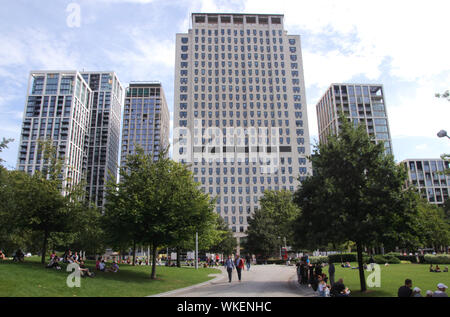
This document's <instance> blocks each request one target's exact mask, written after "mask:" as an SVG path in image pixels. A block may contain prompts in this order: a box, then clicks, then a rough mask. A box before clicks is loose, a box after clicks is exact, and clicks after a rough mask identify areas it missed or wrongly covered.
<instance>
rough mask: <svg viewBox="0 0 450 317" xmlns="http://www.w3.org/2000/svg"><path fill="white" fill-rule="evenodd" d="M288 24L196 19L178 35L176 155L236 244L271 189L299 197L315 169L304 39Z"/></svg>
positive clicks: (228, 17) (267, 18)
mask: <svg viewBox="0 0 450 317" xmlns="http://www.w3.org/2000/svg"><path fill="white" fill-rule="evenodd" d="M283 20H284V16H283V15H270V14H269V15H262V14H203V13H194V14H192V28H191V29H189V30H188V32H187V33H182V34H177V35H176V64H175V93H174V132H173V141H174V150H173V151H174V159H176V160H179V161H181V162H184V163H186V164H190V166H191V169H192V171H193V173H194V177H195V180H196V181H197V182H199V183H200V184H201V189H202V190H203V191H204V192H206V193H209V194H210V195H211V196H212V197H216V199H217V205H216V212H217V213H218V214H220V215H221V216H222V217H223V219H224V220H225V222H226V223H228V225H229V226H230V228H231V229H232V231H233V232H234V233H235V236H236V237H238V238H240V237H244V236H245V231H246V229H247V225H248V219H249V217H250V216H251V215H252V213H253V212H254V211H255V209H256V208H258V207H259V199H260V198H261V197H262V196H263V195H264V191H265V190H266V189H272V190H282V189H285V190H290V191H294V190H295V189H296V187H297V186H298V185H299V179H300V181H301V180H302V179H304V178H305V177H306V175H308V174H310V173H311V165H310V162H309V161H307V159H306V156H308V155H310V141H309V130H308V117H307V112H306V95H305V84H304V78H303V63H302V54H301V43H300V36H299V35H289V34H288V33H287V31H286V30H285V29H284V25H283V23H284V21H283ZM299 177H300V178H299ZM238 240H239V239H238Z"/></svg>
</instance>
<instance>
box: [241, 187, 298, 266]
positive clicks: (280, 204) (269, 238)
mask: <svg viewBox="0 0 450 317" xmlns="http://www.w3.org/2000/svg"><path fill="white" fill-rule="evenodd" d="M292 199H293V195H292V193H291V192H290V191H287V190H281V191H276V190H266V191H265V192H264V196H263V197H262V198H261V200H260V209H259V210H256V211H255V213H254V215H253V216H252V218H251V219H250V221H249V226H248V229H247V241H246V243H245V247H246V249H247V250H248V251H250V252H252V253H255V254H259V255H261V256H262V257H263V258H267V257H269V256H270V255H272V254H274V253H276V251H277V250H279V249H280V247H281V246H282V245H284V244H285V243H286V244H289V245H292V244H293V242H294V239H293V222H294V220H295V219H296V218H297V217H298V216H299V214H300V209H299V208H298V207H297V206H296V205H295V204H294V203H293V200H292Z"/></svg>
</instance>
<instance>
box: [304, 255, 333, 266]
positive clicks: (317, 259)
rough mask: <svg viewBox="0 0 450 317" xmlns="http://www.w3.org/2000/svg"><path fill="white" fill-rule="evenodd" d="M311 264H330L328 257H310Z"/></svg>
mask: <svg viewBox="0 0 450 317" xmlns="http://www.w3.org/2000/svg"><path fill="white" fill-rule="evenodd" d="M308 258H309V261H310V263H311V264H317V263H320V264H322V263H328V261H329V260H328V256H310V257H308Z"/></svg>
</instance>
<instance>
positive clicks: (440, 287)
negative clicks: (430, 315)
mask: <svg viewBox="0 0 450 317" xmlns="http://www.w3.org/2000/svg"><path fill="white" fill-rule="evenodd" d="M437 288H438V290H437V291H435V292H434V293H433V297H448V295H447V293H446V292H445V290H446V289H447V288H448V287H447V286H446V285H445V284H442V283H439V284H438V285H437Z"/></svg>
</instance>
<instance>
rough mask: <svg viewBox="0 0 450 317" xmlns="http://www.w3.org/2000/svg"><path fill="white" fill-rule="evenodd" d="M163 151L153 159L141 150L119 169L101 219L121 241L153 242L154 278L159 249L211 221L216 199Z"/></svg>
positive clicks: (202, 227)
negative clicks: (205, 192) (199, 186)
mask: <svg viewBox="0 0 450 317" xmlns="http://www.w3.org/2000/svg"><path fill="white" fill-rule="evenodd" d="M166 153H167V150H165V151H161V153H160V155H159V156H158V158H157V159H155V158H154V157H153V156H152V155H146V154H144V151H143V150H142V149H141V148H138V149H137V150H136V154H133V155H129V156H128V157H127V160H126V163H125V165H124V166H122V167H121V168H120V182H119V184H117V185H111V186H110V187H109V189H108V194H107V196H108V201H109V203H108V205H107V208H106V211H105V217H106V219H108V220H107V223H108V225H107V226H106V227H107V228H106V230H107V231H109V235H113V236H118V235H120V234H122V233H123V234H124V237H123V238H122V239H123V241H124V242H126V241H130V239H131V240H133V241H134V243H141V244H144V245H147V244H149V245H151V247H152V256H153V259H152V273H151V278H152V279H155V278H156V257H157V254H158V248H160V247H162V246H167V245H177V244H178V243H179V242H180V240H182V239H185V238H186V237H187V236H189V235H192V233H195V232H196V231H198V232H199V234H201V233H202V231H203V230H205V228H209V226H210V223H211V222H212V221H213V220H214V214H213V208H214V202H213V201H212V200H211V199H210V198H209V195H208V194H203V193H202V192H201V191H200V190H199V188H198V184H197V183H195V182H194V181H193V177H192V173H191V172H190V171H189V170H188V169H187V167H186V166H184V165H182V164H180V163H176V162H174V161H172V160H170V159H169V158H168V157H167V155H166Z"/></svg>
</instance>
